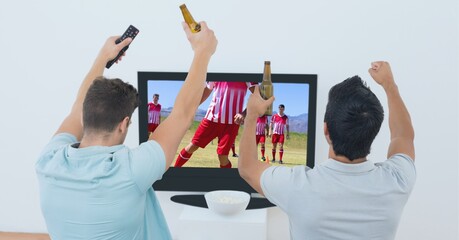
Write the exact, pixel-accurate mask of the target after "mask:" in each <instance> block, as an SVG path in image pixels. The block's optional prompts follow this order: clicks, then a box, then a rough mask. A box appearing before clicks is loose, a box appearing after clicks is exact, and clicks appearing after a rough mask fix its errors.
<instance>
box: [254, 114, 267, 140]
mask: <svg viewBox="0 0 459 240" xmlns="http://www.w3.org/2000/svg"><path fill="white" fill-rule="evenodd" d="M266 124H268V117H266V115H265V116H261V117H258V118H257V130H256V135H265V134H266V133H265V130H266Z"/></svg>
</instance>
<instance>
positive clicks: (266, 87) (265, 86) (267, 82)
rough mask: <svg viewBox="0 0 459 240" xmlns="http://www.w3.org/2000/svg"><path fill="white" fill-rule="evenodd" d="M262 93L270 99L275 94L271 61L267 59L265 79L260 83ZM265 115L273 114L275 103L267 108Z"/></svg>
mask: <svg viewBox="0 0 459 240" xmlns="http://www.w3.org/2000/svg"><path fill="white" fill-rule="evenodd" d="M260 94H261V97H262V98H263V99H265V100H266V99H269V98H270V97H272V96H273V94H274V88H273V82H272V81H271V62H270V61H265V69H264V71H263V81H261V84H260ZM265 115H268V116H271V115H273V104H272V103H271V105H270V106H269V107H268V109H266V112H265Z"/></svg>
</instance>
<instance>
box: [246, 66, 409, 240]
mask: <svg viewBox="0 0 459 240" xmlns="http://www.w3.org/2000/svg"><path fill="white" fill-rule="evenodd" d="M369 73H370V75H371V76H372V77H373V79H374V80H375V81H376V82H377V83H378V84H380V85H381V86H382V87H383V89H384V90H385V92H386V95H387V99H388V105H389V128H390V134H391V141H390V145H389V150H388V153H387V160H385V161H383V162H381V163H373V162H371V161H370V160H368V159H367V156H368V154H369V153H370V148H371V144H372V142H373V140H374V139H375V137H376V135H377V134H378V132H379V129H380V127H381V124H382V121H383V118H384V112H383V108H382V106H381V103H380V102H379V100H378V98H377V97H376V96H375V95H374V94H373V92H371V91H370V89H369V88H368V87H367V86H366V85H365V84H364V83H363V81H362V80H361V79H360V78H359V77H358V76H355V77H352V78H348V79H347V80H345V81H343V82H341V83H339V84H337V85H335V86H334V87H332V88H331V89H330V92H329V98H328V104H327V109H326V112H325V121H324V122H325V123H324V135H325V137H326V139H327V142H328V144H329V159H328V160H325V161H324V162H323V163H322V164H319V165H317V166H315V167H314V169H311V168H309V167H307V166H297V167H293V168H289V167H284V166H272V167H269V166H267V165H266V164H263V163H261V162H260V161H258V160H257V159H258V156H257V148H256V141H255V134H254V133H255V127H256V119H257V117H258V116H259V115H261V114H263V113H264V112H265V109H266V108H267V106H268V105H270V104H271V103H272V102H273V100H274V99H273V98H271V99H269V100H267V101H265V100H263V99H262V98H261V97H260V95H259V90H258V88H257V89H256V90H255V94H252V95H251V96H250V98H249V102H248V104H247V116H246V118H245V127H244V130H243V134H242V137H241V142H240V149H239V150H240V156H239V166H238V168H239V173H240V174H241V176H242V177H243V178H244V179H245V180H246V181H247V182H248V183H249V184H250V185H251V186H252V187H253V188H254V189H255V190H256V191H258V192H259V193H261V194H263V195H264V196H266V198H267V199H268V200H270V201H271V202H273V203H274V204H276V205H277V206H278V207H279V208H281V209H282V210H283V211H285V212H286V213H287V215H288V217H289V221H290V236H291V238H292V239H312V240H320V239H327V240H328V239H349V240H368V239H378V240H379V239H380V240H386V239H394V238H395V234H396V231H397V226H398V223H399V220H400V216H401V214H402V211H403V207H404V206H405V204H406V202H407V200H408V197H409V195H410V193H411V190H412V189H413V186H414V182H415V178H416V171H415V167H414V155H415V154H414V143H413V141H414V130H413V126H412V124H411V119H410V115H409V113H408V110H407V109H406V107H405V104H404V103H403V100H402V98H401V96H400V94H399V91H398V88H397V85H396V84H395V81H394V78H393V76H392V71H391V69H390V66H389V63H387V62H374V63H372V65H371V68H370V69H369Z"/></svg>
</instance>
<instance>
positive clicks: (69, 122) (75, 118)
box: [55, 36, 132, 141]
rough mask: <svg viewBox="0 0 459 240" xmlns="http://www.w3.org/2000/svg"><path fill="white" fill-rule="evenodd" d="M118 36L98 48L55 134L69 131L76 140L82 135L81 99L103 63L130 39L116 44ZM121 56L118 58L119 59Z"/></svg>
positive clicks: (102, 68) (129, 39) (102, 70)
mask: <svg viewBox="0 0 459 240" xmlns="http://www.w3.org/2000/svg"><path fill="white" fill-rule="evenodd" d="M119 37H120V36H113V37H110V38H108V39H107V41H106V42H105V44H104V46H103V47H102V49H100V51H99V54H98V55H97V58H96V60H95V61H94V63H93V65H92V67H91V69H90V70H89V72H88V74H87V75H86V77H85V79H84V80H83V82H82V83H81V86H80V89H79V90H78V94H77V98H76V100H75V103H73V106H72V109H71V111H70V114H69V115H68V116H67V117H66V118H65V119H64V121H63V122H62V123H61V126H60V127H59V129H58V130H57V132H56V133H55V134H58V133H63V132H66V133H70V134H72V135H74V136H75V137H76V138H77V140H78V141H80V140H81V138H82V137H83V125H82V122H81V121H82V115H83V101H84V98H85V97H86V93H87V92H88V89H89V86H91V84H92V82H93V81H94V80H95V79H96V78H97V77H99V76H102V75H103V74H104V69H105V65H106V64H107V62H108V61H110V60H112V59H114V58H115V57H116V56H117V55H118V53H119V52H120V51H121V49H123V48H124V47H125V46H127V45H128V44H129V43H130V42H131V41H132V39H131V38H126V39H125V40H124V41H122V42H120V43H119V44H116V43H115V41H116V39H118V38H119ZM120 60H121V58H120V59H119V60H118V61H120Z"/></svg>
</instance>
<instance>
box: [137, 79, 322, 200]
mask: <svg viewBox="0 0 459 240" xmlns="http://www.w3.org/2000/svg"><path fill="white" fill-rule="evenodd" d="M187 74H188V73H187V72H159V71H158V72H156V71H155V72H153V71H151V72H145V71H139V72H137V77H138V85H137V87H138V91H139V100H140V103H139V109H138V113H139V143H142V142H145V141H147V140H148V131H147V104H148V101H149V99H148V96H147V93H148V81H149V80H171V81H174V80H185V78H186V76H187ZM262 76H263V74H262V73H216V72H209V73H208V74H207V81H222V80H224V81H228V82H230V81H234V82H240V81H241V80H243V81H245V82H261V80H262ZM271 79H272V81H273V83H276V82H277V83H307V84H309V109H308V140H307V141H308V142H307V156H306V158H307V159H306V165H307V166H309V167H311V168H313V167H314V155H315V135H316V134H315V132H316V106H317V74H279V73H272V74H271ZM274 95H275V90H274ZM292 97H295V96H292ZM297 97H300V96H297ZM153 188H154V189H155V190H159V191H186V192H208V191H214V190H239V191H245V192H248V193H256V191H255V190H254V189H253V188H252V187H250V186H249V185H248V184H247V183H246V182H245V181H244V180H243V179H242V178H241V177H240V176H239V173H238V170H237V169H236V168H232V169H219V168H194V167H183V168H174V167H170V168H169V170H168V171H167V172H166V173H165V174H164V175H163V177H162V179H161V180H159V181H156V182H155V183H154V184H153Z"/></svg>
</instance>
